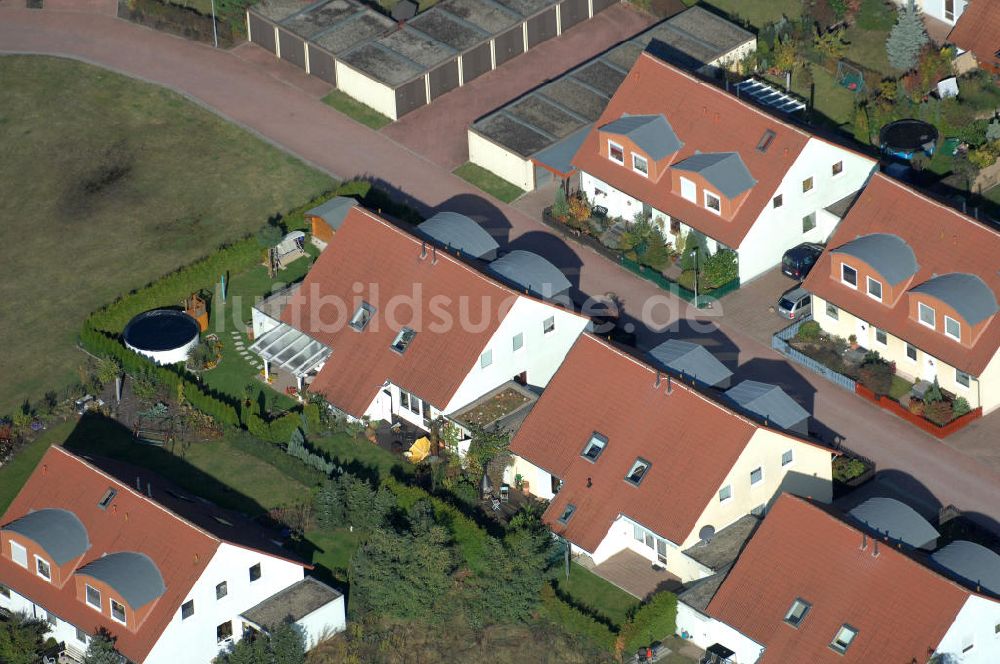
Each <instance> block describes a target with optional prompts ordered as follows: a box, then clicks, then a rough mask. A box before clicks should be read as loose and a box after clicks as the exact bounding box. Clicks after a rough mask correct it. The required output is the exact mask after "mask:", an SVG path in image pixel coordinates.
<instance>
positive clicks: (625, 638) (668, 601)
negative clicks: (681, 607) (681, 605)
mask: <svg viewBox="0 0 1000 664" xmlns="http://www.w3.org/2000/svg"><path fill="white" fill-rule="evenodd" d="M676 629H677V595H675V594H673V593H671V592H667V591H662V592H658V593H656V594H655V595H653V596H652V597H651V598H650V599H649V601H648V602H646V603H644V604H643V605H642V606H640V607H639V608H638V609H636V612H635V614H633V616H632V618H631V619H630V620H629V621H628V622H627V623H625V626H624V627H622V631H621V633H620V638H621V640H622V643H623V644H624V646H625V652H635V651H636V650H638V649H639V648H643V647H645V646H648V645H649V644H650V643H652V642H653V641H659V640H661V639H664V638H666V637H668V636H673V634H674V632H675V631H676Z"/></svg>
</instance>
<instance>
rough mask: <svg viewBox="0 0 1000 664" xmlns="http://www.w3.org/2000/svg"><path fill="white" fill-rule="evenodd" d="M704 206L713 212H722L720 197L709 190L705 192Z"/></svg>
mask: <svg viewBox="0 0 1000 664" xmlns="http://www.w3.org/2000/svg"><path fill="white" fill-rule="evenodd" d="M705 208H706V209H708V210H711V211H712V212H714V213H715V214H722V199H721V198H719V197H718V196H716V195H715V194H713V193H712V192H710V191H706V192H705Z"/></svg>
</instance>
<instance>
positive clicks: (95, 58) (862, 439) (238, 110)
mask: <svg viewBox="0 0 1000 664" xmlns="http://www.w3.org/2000/svg"><path fill="white" fill-rule="evenodd" d="M19 4H20V7H15V6H13V2H12V0H0V52H6V53H35V54H48V55H59V56H65V57H69V58H75V59H79V60H83V61H86V62H90V63H93V64H97V65H100V66H103V67H106V68H108V69H111V70H114V71H118V72H121V73H123V74H126V75H129V76H132V77H135V78H139V79H143V80H146V81H150V82H153V83H157V84H160V85H163V86H166V87H168V88H171V89H173V90H176V91H178V92H180V93H182V94H184V95H185V96H187V97H189V98H191V99H193V100H194V101H196V102H198V103H200V104H202V105H204V106H206V107H208V108H210V109H212V110H213V111H215V112H216V113H218V114H220V115H222V116H223V117H226V118H228V119H230V120H231V121H233V122H235V123H237V124H239V125H242V126H243V127H246V128H247V129H249V130H250V131H253V132H254V133H256V134H257V135H259V136H261V137H262V138H264V139H265V140H267V141H269V142H271V143H273V144H275V145H277V146H279V147H281V148H283V149H285V150H287V151H288V152H290V153H293V154H295V155H297V156H299V157H300V158H302V159H303V160H305V161H307V162H309V163H311V164H313V165H315V166H317V167H318V168H321V169H323V170H325V171H327V172H329V173H331V174H333V175H336V176H339V177H350V176H352V175H359V174H370V175H374V176H376V177H377V178H378V179H380V180H382V181H384V183H385V184H386V185H387V186H388V187H389V188H391V189H394V190H395V191H396V192H397V193H399V194H401V195H402V196H404V197H407V198H409V199H410V200H411V201H412V202H414V203H416V204H417V205H419V206H421V207H423V208H424V209H429V208H437V207H443V208H446V209H451V210H456V211H462V212H466V213H469V214H471V215H473V216H475V217H477V218H479V219H480V220H482V221H483V222H484V224H486V225H487V226H489V227H490V228H491V230H493V231H494V232H496V233H497V234H498V235H500V236H501V238H500V239H505V240H506V242H507V243H508V244H510V245H514V246H521V247H525V248H529V247H530V248H532V249H534V250H536V251H538V252H539V253H542V254H544V255H546V256H547V257H549V258H550V259H551V260H553V262H555V263H556V264H557V265H559V266H560V267H561V268H563V269H564V270H565V271H566V272H567V276H568V277H569V278H570V280H571V281H572V282H573V283H574V286H576V287H577V288H578V290H579V291H580V292H582V293H592V294H599V293H605V292H608V291H613V292H615V293H616V294H617V295H618V296H619V297H621V298H622V299H623V300H624V302H625V307H626V310H627V311H628V312H629V313H630V314H637V313H638V312H639V311H640V310H642V309H643V305H644V304H647V303H651V302H658V303H659V305H658V306H657V307H656V308H655V313H657V314H659V320H657V321H655V322H653V323H651V326H643V325H640V326H639V329H638V332H639V338H640V343H641V344H642V345H644V346H647V347H648V345H650V344H652V343H653V342H655V341H656V340H657V338H662V335H663V333H664V331H665V330H673V333H674V334H675V335H677V336H681V337H684V336H696V335H705V334H707V335H709V336H710V337H711V339H712V342H713V343H715V344H717V348H716V350H723V351H724V352H723V355H726V354H727V352H726V351H727V349H728V357H726V358H725V359H728V360H730V361H732V362H736V361H738V362H739V363H740V365H741V369H742V368H743V367H747V368H748V369H752V371H753V375H754V377H755V378H758V379H761V380H765V381H768V380H770V381H772V382H784V383H785V384H791V385H794V386H796V387H797V388H798V393H797V394H795V396H798V397H799V398H800V399H801V398H803V395H804V394H807V395H808V396H807V397H806V400H809V399H811V400H812V404H811V410H812V412H813V414H814V417H815V418H816V419H817V420H819V421H820V422H822V424H823V429H824V430H825V431H826V432H827V433H828V434H829V435H828V437H827V438H828V440H829V438H830V437H832V432H835V433H836V434H837V435H838V436H839V437H840V439H842V441H843V443H844V444H845V445H846V446H847V447H849V448H850V449H852V450H854V451H856V452H859V453H861V454H864V455H866V456H868V457H870V458H872V459H874V460H875V461H876V462H877V463H878V465H879V469H880V471H886V472H882V473H880V476H881V477H882V478H883V479H882V480H881V481H880V483H876V486H878V484H881V485H882V486H885V485H888V486H889V488H891V489H894V490H897V491H899V492H901V493H904V494H906V495H907V496H908V497H909V499H910V500H911V502H912V503H913V504H914V506H915V507H917V508H918V509H920V508H923V510H922V511H925V512H927V513H931V512H933V511H934V510H935V509H936V508H937V507H938V506H940V505H942V504H943V505H947V504H954V505H956V506H958V507H959V508H961V509H963V510H967V511H969V512H972V513H976V514H978V515H979V516H977V517H976V518H978V519H979V520H981V521H982V522H984V523H988V524H990V525H992V526H994V527H995V528H996V527H997V523H998V522H1000V475H998V474H997V470H996V469H997V468H1000V455H998V454H997V452H995V451H994V449H995V448H994V447H993V446H994V445H995V444H996V441H997V440H1000V415H997V414H995V415H993V416H992V417H990V418H987V419H984V420H980V421H979V422H977V423H975V424H973V425H972V426H970V427H969V428H967V429H966V430H965V431H963V432H962V433H961V434H959V435H958V436H954V437H953V439H952V440H950V441H949V443H948V444H947V445H946V444H943V443H940V442H938V441H936V440H934V439H933V438H931V437H929V436H928V435H926V434H924V433H922V432H921V431H919V430H917V429H916V428H915V427H912V426H910V425H909V424H907V423H905V422H903V421H902V420H900V419H898V418H895V417H893V416H891V415H889V414H887V413H885V412H884V411H882V410H880V409H878V408H876V407H875V406H874V405H871V404H869V403H867V402H865V401H863V400H861V399H859V398H858V397H855V396H854V395H851V394H849V393H847V392H845V391H843V390H842V389H840V388H838V387H836V386H834V385H832V384H830V383H827V382H826V381H824V380H823V379H821V378H819V377H817V376H814V375H811V374H810V373H808V372H804V371H803V372H799V371H797V370H796V369H794V368H792V367H790V366H789V365H788V364H787V363H786V362H784V361H783V360H782V358H781V357H780V356H779V355H777V354H775V353H774V352H773V351H771V349H770V347H768V346H766V345H764V344H762V343H760V342H758V341H756V340H754V339H751V338H750V337H748V336H747V335H745V334H744V333H743V332H742V331H741V330H739V329H734V328H733V326H732V325H727V323H726V320H725V318H724V316H721V313H722V311H721V309H722V307H719V311H718V312H717V314H719V316H718V317H716V318H715V319H714V321H713V319H711V318H706V317H705V316H704V315H703V314H704V313H705V312H700V313H698V314H697V318H696V317H695V312H693V311H691V310H690V309H689V308H688V306H687V305H686V304H685V303H682V302H679V301H678V300H676V299H674V298H670V297H669V296H667V295H665V294H664V293H663V291H661V290H659V289H657V288H656V287H654V286H652V285H651V284H649V283H648V282H646V281H644V280H641V279H638V278H636V277H634V276H632V275H631V274H630V273H628V272H626V271H624V270H622V269H621V268H620V267H619V266H617V265H615V264H614V263H612V262H609V261H607V260H605V259H604V258H602V257H600V256H599V255H597V254H595V253H593V252H592V251H590V250H588V249H584V248H580V247H570V246H567V245H566V244H565V243H564V242H563V241H562V240H561V239H560V238H558V237H556V236H554V235H552V234H550V233H548V232H547V230H546V228H545V226H543V225H542V224H541V223H540V222H538V221H537V220H536V219H535V218H533V216H531V215H529V214H525V213H524V212H522V211H521V210H518V209H516V208H514V207H511V206H507V205H503V204H500V203H497V202H495V201H491V200H486V199H485V198H483V196H482V193H481V192H480V191H479V190H477V189H474V188H473V187H471V186H470V185H468V184H467V183H466V182H464V181H463V180H461V179H459V178H457V177H455V176H453V175H451V174H450V173H449V172H448V171H446V170H444V169H442V168H440V167H438V166H436V165H435V164H434V163H432V162H430V161H429V160H427V159H425V158H423V157H422V156H420V155H418V154H415V153H414V152H412V151H411V150H409V149H407V148H405V147H403V146H402V145H400V144H398V143H396V142H394V141H393V140H391V139H390V138H387V137H386V136H384V135H382V134H379V133H377V132H375V131H372V130H369V129H367V128H365V127H363V126H361V125H359V124H357V123H355V122H353V121H352V120H350V119H348V118H347V117H345V116H343V115H340V114H339V113H337V112H335V111H333V110H332V109H330V108H329V107H327V106H326V105H324V104H323V103H321V102H320V101H319V96H320V95H321V94H322V92H321V91H317V89H316V81H315V79H308V78H307V77H305V75H304V74H302V73H300V72H298V71H297V70H294V68H293V67H292V66H291V65H288V64H286V63H280V62H275V61H274V59H273V58H269V57H268V58H261V57H260V56H261V53H262V52H259V51H258V52H256V53H254V52H248V51H247V49H251V51H252V50H254V49H255V47H251V46H243V47H240V48H238V49H235V51H233V52H227V51H220V50H215V49H213V48H211V47H209V46H205V45H202V44H198V43H194V42H190V41H186V40H183V39H180V38H176V37H173V36H170V35H166V34H163V33H159V32H155V31H152V30H149V29H146V28H143V27H140V26H136V25H133V24H131V23H128V22H126V21H122V20H119V19H117V18H114V16H113V11H114V3H113V2H111V1H110V0H76V1H74V0H46V2H45V6H46V9H45V10H42V11H36V10H26V9H23V8H21V7H23V0H20V2H19ZM59 6H62V7H69V8H73V9H80V10H81V11H73V10H60V9H58V7H59ZM723 304H724V303H723ZM716 322H717V323H718V325H716V324H715V323H716ZM738 373H739V372H738ZM741 377H742V376H741ZM963 450H966V451H969V454H966V453H965V451H963ZM869 486H871V485H869Z"/></svg>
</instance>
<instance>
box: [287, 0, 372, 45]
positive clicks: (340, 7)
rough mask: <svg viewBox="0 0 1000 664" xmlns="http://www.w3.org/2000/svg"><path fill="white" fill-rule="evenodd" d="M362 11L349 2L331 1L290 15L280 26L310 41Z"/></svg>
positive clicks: (359, 6) (356, 5)
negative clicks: (307, 10) (310, 9)
mask: <svg viewBox="0 0 1000 664" xmlns="http://www.w3.org/2000/svg"><path fill="white" fill-rule="evenodd" d="M363 9H364V7H363V6H361V5H359V4H357V3H355V2H350V1H349V0H332V1H331V2H328V3H326V4H325V5H323V6H322V7H318V8H317V9H314V10H312V11H309V12H304V13H302V14H294V15H292V16H291V17H290V18H288V19H286V20H284V21H282V23H281V26H282V27H283V28H287V29H289V30H291V31H292V32H294V33H295V34H297V35H299V36H300V37H305V38H306V39H310V38H312V37H314V36H315V35H317V34H319V33H321V32H324V31H326V30H329V29H330V28H333V27H334V26H336V25H338V24H339V23H341V22H342V21H343V20H344V19H345V18H347V17H348V16H351V15H352V14H357V13H358V12H360V11H361V10H363Z"/></svg>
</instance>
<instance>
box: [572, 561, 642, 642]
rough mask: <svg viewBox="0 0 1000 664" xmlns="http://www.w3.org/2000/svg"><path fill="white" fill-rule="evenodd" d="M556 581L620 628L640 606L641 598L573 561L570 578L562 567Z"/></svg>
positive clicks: (581, 602) (575, 599) (594, 611)
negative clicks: (630, 613)
mask: <svg viewBox="0 0 1000 664" xmlns="http://www.w3.org/2000/svg"><path fill="white" fill-rule="evenodd" d="M555 583H556V587H557V588H558V589H559V591H560V592H562V593H565V594H566V595H569V596H570V598H572V600H573V602H574V603H576V604H578V605H582V606H585V607H587V609H589V610H590V611H591V612H593V613H594V614H597V615H599V616H601V617H603V618H606V619H607V620H609V621H611V622H612V623H613V624H614V625H615V626H616V627H618V628H620V627H621V626H622V625H624V624H625V622H626V621H627V620H628V614H629V612H630V611H631V610H633V609H635V608H636V607H637V606H639V600H638V599H636V598H635V597H632V595H629V594H628V593H627V592H625V591H624V590H622V589H620V588H618V587H617V586H614V585H612V584H611V583H609V582H608V581H605V580H604V579H602V578H601V577H599V576H597V575H596V574H594V573H593V572H591V571H590V570H588V569H586V568H585V567H581V566H580V565H578V564H576V563H573V564H572V565H570V572H569V579H567V578H566V576H565V575H564V574H563V572H562V569H561V568H560V569H559V573H558V574H557V575H556V578H555Z"/></svg>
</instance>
